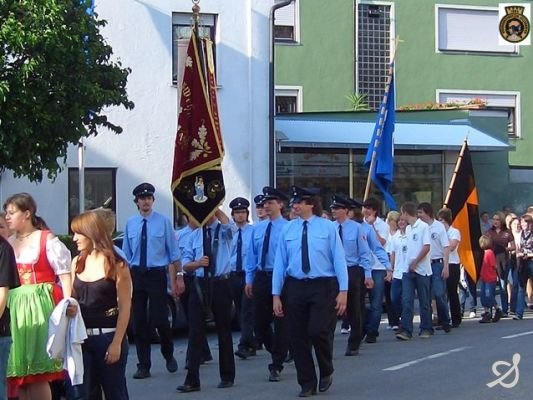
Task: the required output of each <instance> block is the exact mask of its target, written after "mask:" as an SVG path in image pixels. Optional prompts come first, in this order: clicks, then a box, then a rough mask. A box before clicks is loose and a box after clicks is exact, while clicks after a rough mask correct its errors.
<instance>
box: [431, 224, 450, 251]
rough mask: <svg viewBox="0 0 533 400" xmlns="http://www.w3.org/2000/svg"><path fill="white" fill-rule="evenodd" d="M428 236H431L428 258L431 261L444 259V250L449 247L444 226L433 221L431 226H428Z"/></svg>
mask: <svg viewBox="0 0 533 400" xmlns="http://www.w3.org/2000/svg"><path fill="white" fill-rule="evenodd" d="M429 234H430V235H431V250H430V251H429V254H430V258H431V259H432V260H435V259H438V258H444V248H445V247H449V246H450V242H449V240H448V234H447V233H446V228H445V227H444V224H443V223H442V222H440V221H437V220H436V219H434V220H433V222H432V224H431V225H429Z"/></svg>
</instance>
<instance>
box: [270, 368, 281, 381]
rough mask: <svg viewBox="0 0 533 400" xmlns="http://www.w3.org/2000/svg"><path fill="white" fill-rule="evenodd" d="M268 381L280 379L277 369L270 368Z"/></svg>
mask: <svg viewBox="0 0 533 400" xmlns="http://www.w3.org/2000/svg"><path fill="white" fill-rule="evenodd" d="M268 380H269V381H270V382H279V381H281V374H280V372H279V371H278V370H277V369H272V370H270V376H269V377H268Z"/></svg>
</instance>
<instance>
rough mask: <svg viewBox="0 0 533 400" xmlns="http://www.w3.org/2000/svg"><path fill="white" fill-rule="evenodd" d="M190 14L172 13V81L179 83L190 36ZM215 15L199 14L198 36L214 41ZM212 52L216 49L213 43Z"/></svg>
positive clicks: (181, 79)
mask: <svg viewBox="0 0 533 400" xmlns="http://www.w3.org/2000/svg"><path fill="white" fill-rule="evenodd" d="M191 21H192V14H190V13H172V83H173V84H178V83H179V84H181V82H182V81H183V70H184V69H185V64H184V62H185V57H186V56H187V46H188V45H189V39H190V38H191V23H192V22H191ZM215 27H216V15H214V14H201V15H200V23H199V25H198V28H199V29H198V31H199V34H200V37H206V38H209V39H210V40H211V41H212V42H213V43H215V33H216V31H215ZM213 49H214V50H213V53H214V55H215V66H216V51H215V50H216V49H215V47H214V44H213Z"/></svg>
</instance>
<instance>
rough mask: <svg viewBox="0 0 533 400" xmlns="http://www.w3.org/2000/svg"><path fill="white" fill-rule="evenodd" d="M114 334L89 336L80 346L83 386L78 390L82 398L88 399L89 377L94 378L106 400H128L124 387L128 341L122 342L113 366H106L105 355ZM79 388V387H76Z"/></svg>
mask: <svg viewBox="0 0 533 400" xmlns="http://www.w3.org/2000/svg"><path fill="white" fill-rule="evenodd" d="M114 334H115V333H114V332H112V333H104V334H103V335H94V336H89V337H88V338H87V340H86V341H85V343H83V345H82V350H83V368H84V374H83V385H81V386H82V388H80V389H81V390H80V392H81V396H82V398H85V399H88V398H90V391H91V386H92V384H91V377H92V376H96V377H97V379H98V381H99V382H100V384H101V385H102V389H103V390H104V394H105V397H106V399H116V400H128V399H129V396H128V388H127V386H126V362H127V361H128V341H127V340H126V338H124V339H123V340H122V346H121V351H120V358H119V360H118V361H117V362H116V363H114V364H106V362H105V353H106V352H107V348H108V347H109V345H110V344H111V341H112V340H113V336H114ZM78 388H79V386H78Z"/></svg>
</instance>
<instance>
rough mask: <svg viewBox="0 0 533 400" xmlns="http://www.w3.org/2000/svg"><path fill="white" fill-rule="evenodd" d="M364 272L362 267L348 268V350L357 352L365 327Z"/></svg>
mask: <svg viewBox="0 0 533 400" xmlns="http://www.w3.org/2000/svg"><path fill="white" fill-rule="evenodd" d="M365 293H366V288H365V271H364V269H363V267H359V266H354V267H350V268H348V303H347V307H346V313H347V315H348V321H349V323H350V326H351V331H350V337H349V338H348V348H349V349H350V350H358V349H359V346H360V345H361V341H362V340H363V332H364V327H365Z"/></svg>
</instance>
